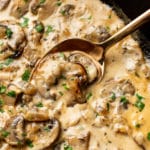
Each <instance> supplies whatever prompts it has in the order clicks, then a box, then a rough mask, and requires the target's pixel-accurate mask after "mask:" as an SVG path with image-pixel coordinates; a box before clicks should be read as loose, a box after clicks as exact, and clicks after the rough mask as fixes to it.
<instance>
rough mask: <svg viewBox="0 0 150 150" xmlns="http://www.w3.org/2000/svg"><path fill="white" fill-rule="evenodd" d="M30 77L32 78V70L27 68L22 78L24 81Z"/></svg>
mask: <svg viewBox="0 0 150 150" xmlns="http://www.w3.org/2000/svg"><path fill="white" fill-rule="evenodd" d="M29 78H30V70H28V69H27V70H25V72H24V73H23V75H22V80H23V81H28V80H29Z"/></svg>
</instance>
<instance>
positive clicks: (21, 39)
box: [0, 21, 26, 59]
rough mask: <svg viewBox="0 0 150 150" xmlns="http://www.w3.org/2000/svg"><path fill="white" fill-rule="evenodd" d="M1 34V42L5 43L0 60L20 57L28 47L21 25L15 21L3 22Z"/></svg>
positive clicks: (0, 27)
mask: <svg viewBox="0 0 150 150" xmlns="http://www.w3.org/2000/svg"><path fill="white" fill-rule="evenodd" d="M0 32H1V34H0V40H1V41H2V43H3V44H2V46H1V47H0V51H1V54H0V59H5V58H8V57H13V58H15V57H18V56H20V54H21V53H22V51H23V49H24V47H25V45H26V38H25V34H24V31H23V30H22V28H21V27H20V26H19V24H18V23H16V22H15V21H1V22H0Z"/></svg>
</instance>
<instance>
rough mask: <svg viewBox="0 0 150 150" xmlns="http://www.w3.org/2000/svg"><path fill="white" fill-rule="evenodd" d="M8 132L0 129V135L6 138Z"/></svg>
mask: <svg viewBox="0 0 150 150" xmlns="http://www.w3.org/2000/svg"><path fill="white" fill-rule="evenodd" d="M9 134H10V132H8V131H5V130H2V131H1V136H2V137H4V138H6V137H7V136H8V135H9Z"/></svg>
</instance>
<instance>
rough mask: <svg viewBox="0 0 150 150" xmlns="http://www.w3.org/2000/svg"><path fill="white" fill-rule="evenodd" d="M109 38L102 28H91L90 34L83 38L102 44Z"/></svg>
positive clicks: (105, 30)
mask: <svg viewBox="0 0 150 150" xmlns="http://www.w3.org/2000/svg"><path fill="white" fill-rule="evenodd" d="M109 37H110V34H109V32H108V30H107V29H106V28H105V27H103V26H98V27H93V31H92V33H88V34H86V36H85V38H86V39H88V40H90V41H95V42H102V41H105V40H106V39H107V38H109Z"/></svg>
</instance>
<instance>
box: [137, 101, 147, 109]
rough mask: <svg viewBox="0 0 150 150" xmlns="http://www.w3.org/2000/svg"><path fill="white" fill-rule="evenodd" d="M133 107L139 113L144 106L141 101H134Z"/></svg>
mask: <svg viewBox="0 0 150 150" xmlns="http://www.w3.org/2000/svg"><path fill="white" fill-rule="evenodd" d="M135 106H136V107H137V108H138V109H139V111H142V110H143V109H144V107H145V104H144V103H143V102H142V101H136V103H135Z"/></svg>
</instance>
